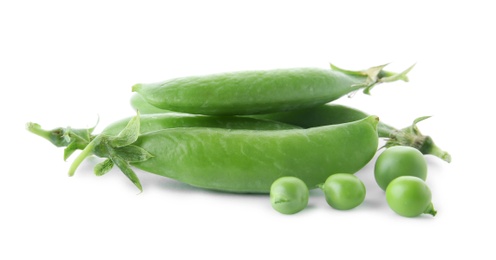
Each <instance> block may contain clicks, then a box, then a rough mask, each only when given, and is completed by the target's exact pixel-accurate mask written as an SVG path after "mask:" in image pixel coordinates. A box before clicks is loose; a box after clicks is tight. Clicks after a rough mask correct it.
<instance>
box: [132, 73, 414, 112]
mask: <svg viewBox="0 0 496 260" xmlns="http://www.w3.org/2000/svg"><path fill="white" fill-rule="evenodd" d="M383 67H384V66H377V67H373V68H370V69H368V70H364V71H349V70H343V69H340V68H337V67H335V66H331V70H328V69H318V68H293V69H277V70H266V71H239V72H229V73H219V74H212V75H205V76H191V77H183V78H175V79H171V80H167V81H164V82H158V83H150V84H136V85H134V86H133V87H132V90H133V91H134V92H137V93H139V94H140V95H141V96H142V97H143V99H144V100H146V102H148V103H149V104H151V105H152V106H154V107H158V108H161V109H165V110H171V111H177V112H186V113H192V114H206V115H251V114H262V113H273V112H281V111H288V110H293V109H298V108H306V107H313V106H316V105H322V104H325V103H328V102H330V101H333V100H336V99H338V98H340V97H342V96H344V95H347V94H349V93H351V92H354V91H357V90H359V89H364V92H366V93H368V92H369V91H370V89H371V88H372V87H373V86H374V85H375V84H377V83H381V82H391V81H396V80H404V81H407V77H406V74H407V73H408V71H409V70H410V69H411V67H410V68H409V69H407V70H406V71H404V72H402V73H398V74H396V73H392V72H387V71H384V70H383Z"/></svg>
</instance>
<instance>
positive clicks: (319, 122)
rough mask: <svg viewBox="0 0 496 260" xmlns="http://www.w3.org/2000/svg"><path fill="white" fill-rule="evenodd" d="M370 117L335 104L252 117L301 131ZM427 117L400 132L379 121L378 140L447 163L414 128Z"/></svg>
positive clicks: (445, 155)
mask: <svg viewBox="0 0 496 260" xmlns="http://www.w3.org/2000/svg"><path fill="white" fill-rule="evenodd" d="M368 116H369V115H368V114H367V113H365V112H362V111H360V110H358V109H355V108H351V107H347V106H343V105H337V104H326V105H322V106H317V107H312V108H307V109H301V110H294V111H288V112H281V113H273V114H265V115H257V116H252V117H254V118H258V119H268V120H274V121H279V122H284V123H287V124H292V125H297V126H301V127H304V128H310V127H317V126H324V125H333V124H342V123H346V122H351V121H355V120H360V119H363V118H366V117H368ZM427 118H429V117H419V118H417V119H416V120H414V121H413V123H412V125H411V126H408V127H405V128H403V129H397V128H394V127H392V126H390V125H388V124H386V123H384V122H382V121H380V122H379V124H378V125H377V131H378V135H379V137H382V138H385V139H386V140H387V142H386V145H385V147H391V146H411V147H413V148H416V149H418V150H419V151H420V152H422V153H423V154H431V155H434V156H436V157H439V158H441V159H442V160H444V161H446V162H451V155H450V154H449V153H448V152H446V151H443V150H442V149H441V148H439V147H438V146H437V145H436V144H435V143H434V141H433V140H432V138H431V137H430V136H426V135H423V134H422V133H421V132H420V130H419V129H418V127H417V123H418V122H420V121H422V120H425V119H427Z"/></svg>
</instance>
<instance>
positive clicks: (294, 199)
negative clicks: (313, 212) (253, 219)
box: [270, 176, 309, 214]
mask: <svg viewBox="0 0 496 260" xmlns="http://www.w3.org/2000/svg"><path fill="white" fill-rule="evenodd" d="M308 196H309V191H308V187H307V185H306V184H305V183H304V182H303V181H302V180H300V179H298V178H296V177H290V176H287V177H281V178H279V179H277V180H276V181H274V183H272V185H271V187H270V202H271V203H272V207H273V208H274V209H275V210H277V211H279V212H280V213H282V214H294V213H297V212H300V211H301V210H303V209H304V208H305V207H306V206H307V205H308Z"/></svg>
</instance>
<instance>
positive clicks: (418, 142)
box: [381, 116, 451, 163]
mask: <svg viewBox="0 0 496 260" xmlns="http://www.w3.org/2000/svg"><path fill="white" fill-rule="evenodd" d="M428 118H430V116H422V117H418V118H416V119H415V120H413V123H412V125H411V126H409V127H406V128H403V129H401V130H396V131H393V132H392V133H391V134H390V136H389V137H388V138H387V141H386V144H385V145H384V146H383V147H386V148H388V147H392V146H411V147H413V148H415V149H417V150H419V151H420V152H421V153H422V154H431V155H434V156H436V157H439V158H441V159H442V160H444V161H446V162H448V163H449V162H451V155H450V154H449V153H448V152H446V151H443V150H441V148H439V147H438V146H437V145H436V144H435V143H434V141H433V140H432V138H431V137H430V136H427V135H423V134H422V133H421V132H420V129H419V128H418V127H417V123H419V122H421V121H424V120H426V119H428ZM381 148H382V147H381Z"/></svg>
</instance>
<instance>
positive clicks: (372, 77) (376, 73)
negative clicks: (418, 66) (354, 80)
mask: <svg viewBox="0 0 496 260" xmlns="http://www.w3.org/2000/svg"><path fill="white" fill-rule="evenodd" d="M330 65H331V69H332V70H336V71H340V72H342V73H345V74H348V75H351V76H361V77H366V78H365V80H364V81H363V82H361V83H358V84H355V85H352V87H353V88H363V93H365V94H367V95H370V90H371V89H372V88H373V87H374V86H375V85H376V84H378V83H382V82H393V81H397V80H403V81H405V82H407V81H408V77H407V74H408V72H410V70H412V69H413V67H414V66H415V64H414V65H412V66H410V67H409V68H408V69H406V70H404V71H403V72H400V73H394V72H389V71H385V70H384V67H386V66H387V65H388V64H384V65H379V66H375V67H371V68H369V69H366V70H356V71H355V70H345V69H342V68H339V67H337V66H335V65H334V64H330Z"/></svg>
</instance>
